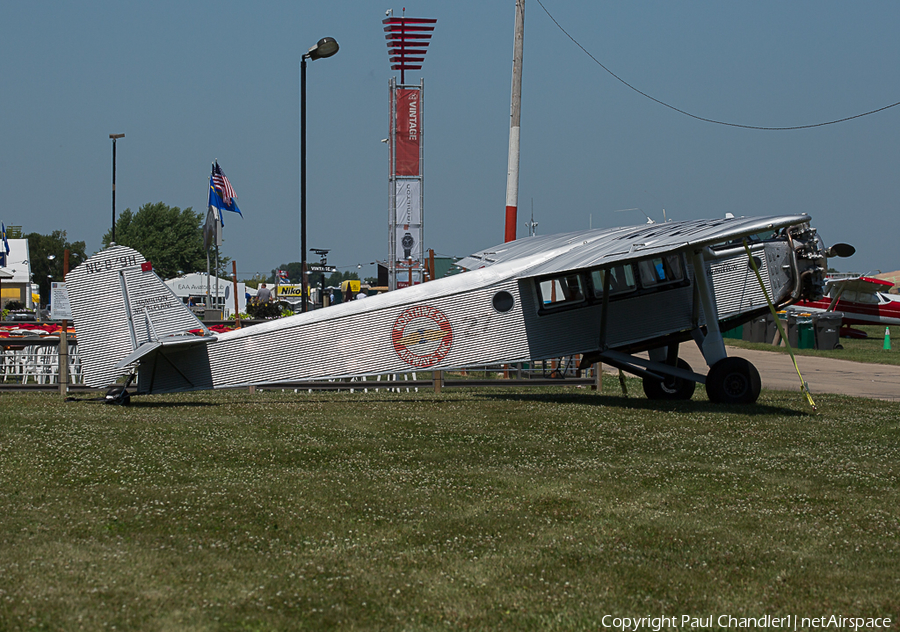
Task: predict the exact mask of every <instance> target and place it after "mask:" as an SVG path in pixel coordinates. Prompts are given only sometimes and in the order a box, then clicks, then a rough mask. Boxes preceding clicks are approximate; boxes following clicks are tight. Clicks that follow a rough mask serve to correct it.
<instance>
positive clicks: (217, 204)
mask: <svg viewBox="0 0 900 632" xmlns="http://www.w3.org/2000/svg"><path fill="white" fill-rule="evenodd" d="M209 206H210V208H215V209H218V210H219V219H220V220H222V213H221V211H231V212H232V213H237V214H238V215H240V216H241V217H243V215H242V214H241V209H239V208H238V205H237V202H236V201H235V199H234V198H231V204H226V203H225V201H224V200H223V199H222V195H221V194H220V193H219V190H218V189H216V187H215V185H214V184H213V177H212V176H210V177H209ZM224 225H225V222H224V220H222V226H224Z"/></svg>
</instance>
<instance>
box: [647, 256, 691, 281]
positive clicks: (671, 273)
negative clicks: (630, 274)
mask: <svg viewBox="0 0 900 632" xmlns="http://www.w3.org/2000/svg"><path fill="white" fill-rule="evenodd" d="M638 269H639V270H640V274H641V287H645V288H654V287H659V286H661V285H671V284H672V283H680V282H681V281H684V266H683V265H682V264H681V255H665V256H663V257H654V258H653V259H647V260H646V261H640V262H638Z"/></svg>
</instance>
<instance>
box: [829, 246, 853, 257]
mask: <svg viewBox="0 0 900 632" xmlns="http://www.w3.org/2000/svg"><path fill="white" fill-rule="evenodd" d="M855 252H856V248H854V247H853V246H851V245H850V244H834V245H833V246H832V247H831V248H829V249H828V250H826V251H825V256H826V257H850V256H852V255H853V253H855Z"/></svg>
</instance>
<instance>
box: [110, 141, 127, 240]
mask: <svg viewBox="0 0 900 632" xmlns="http://www.w3.org/2000/svg"><path fill="white" fill-rule="evenodd" d="M109 137H110V138H111V139H112V142H113V180H112V239H110V243H115V241H116V141H117V140H118V139H120V138H125V134H110V135H109Z"/></svg>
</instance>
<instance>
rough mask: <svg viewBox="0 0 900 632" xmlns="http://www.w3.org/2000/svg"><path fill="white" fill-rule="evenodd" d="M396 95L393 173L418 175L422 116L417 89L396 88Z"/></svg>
mask: <svg viewBox="0 0 900 632" xmlns="http://www.w3.org/2000/svg"><path fill="white" fill-rule="evenodd" d="M395 94H396V95H397V103H396V107H397V109H396V112H397V128H396V129H397V137H396V141H395V142H396V144H397V156H396V164H395V175H398V176H418V175H420V171H419V141H420V140H421V131H422V117H421V108H420V107H419V105H420V100H419V90H418V89H409V88H398V89H397V90H396V91H395Z"/></svg>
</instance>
